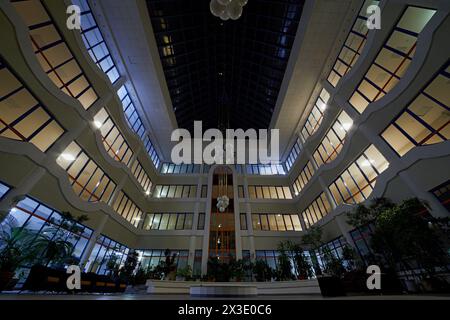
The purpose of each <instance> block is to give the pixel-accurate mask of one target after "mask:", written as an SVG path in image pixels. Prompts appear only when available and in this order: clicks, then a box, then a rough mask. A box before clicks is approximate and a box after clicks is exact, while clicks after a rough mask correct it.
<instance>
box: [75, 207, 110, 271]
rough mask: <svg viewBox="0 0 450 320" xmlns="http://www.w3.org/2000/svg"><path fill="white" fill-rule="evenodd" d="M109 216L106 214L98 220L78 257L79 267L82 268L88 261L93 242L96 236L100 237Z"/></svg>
mask: <svg viewBox="0 0 450 320" xmlns="http://www.w3.org/2000/svg"><path fill="white" fill-rule="evenodd" d="M108 219H109V216H108V215H107V214H105V215H104V217H103V218H102V219H101V220H100V223H99V224H98V226H97V228H95V231H94V233H93V234H92V236H91V239H89V242H88V244H87V247H86V249H85V250H84V252H83V255H82V256H81V258H80V267H81V268H82V269H84V267H85V265H86V264H87V263H88V262H89V261H88V260H89V257H90V256H91V253H92V251H93V250H94V247H95V244H96V243H97V240H98V238H99V237H100V235H101V233H102V232H103V229H104V228H105V225H106V222H108Z"/></svg>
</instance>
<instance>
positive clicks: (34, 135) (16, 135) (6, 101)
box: [0, 59, 64, 152]
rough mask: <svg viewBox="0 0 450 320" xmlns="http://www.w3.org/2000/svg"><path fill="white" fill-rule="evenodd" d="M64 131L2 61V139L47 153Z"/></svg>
mask: <svg viewBox="0 0 450 320" xmlns="http://www.w3.org/2000/svg"><path fill="white" fill-rule="evenodd" d="M63 133H64V129H63V128H62V127H61V125H60V124H59V123H58V122H57V121H56V120H55V119H54V117H53V116H52V115H51V114H50V113H49V112H48V111H47V109H46V108H45V107H44V106H42V104H41V103H40V102H39V101H38V100H37V99H36V98H35V96H34V95H33V94H32V93H31V92H30V91H29V90H28V89H27V88H25V87H24V86H23V85H22V83H21V82H20V81H19V79H18V78H17V77H16V76H15V75H14V74H13V73H12V72H11V71H10V70H9V69H8V68H7V67H6V66H5V64H4V63H3V62H2V61H1V59H0V135H1V136H2V137H5V138H9V139H13V140H19V141H26V142H31V143H32V144H34V145H35V146H36V147H37V148H38V149H39V150H41V151H42V152H45V151H47V150H48V149H49V148H50V147H51V146H52V145H53V144H54V143H55V141H56V140H58V138H59V137H60V136H61V135H62V134H63Z"/></svg>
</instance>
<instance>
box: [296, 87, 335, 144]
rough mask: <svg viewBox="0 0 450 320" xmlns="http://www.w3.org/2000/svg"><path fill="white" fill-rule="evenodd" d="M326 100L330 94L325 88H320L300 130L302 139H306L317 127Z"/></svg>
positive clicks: (320, 120) (325, 106)
mask: <svg viewBox="0 0 450 320" xmlns="http://www.w3.org/2000/svg"><path fill="white" fill-rule="evenodd" d="M328 100H330V94H329V93H328V91H326V90H325V89H322V91H321V92H320V95H319V96H318V97H317V100H316V103H315V104H314V106H313V108H312V110H311V112H310V113H309V116H308V118H307V119H306V122H305V124H304V125H303V128H302V130H301V132H300V134H301V136H302V138H303V141H306V140H308V138H309V137H310V136H312V135H313V134H314V133H315V132H316V131H317V129H319V127H320V124H321V123H322V119H323V113H324V112H325V110H326V108H327V103H328Z"/></svg>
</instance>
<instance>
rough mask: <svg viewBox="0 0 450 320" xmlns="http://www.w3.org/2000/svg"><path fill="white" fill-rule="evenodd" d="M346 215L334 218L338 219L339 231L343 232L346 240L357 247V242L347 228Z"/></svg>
mask: <svg viewBox="0 0 450 320" xmlns="http://www.w3.org/2000/svg"><path fill="white" fill-rule="evenodd" d="M344 217H346V215H342V214H341V215H338V216H336V217H335V218H334V220H335V221H336V224H337V226H338V228H339V231H340V232H341V234H342V236H343V237H344V238H345V241H347V243H348V244H349V245H350V246H351V247H352V248H353V249H356V245H355V242H354V241H353V238H352V237H351V236H350V233H349V232H348V231H347V228H346V227H345V225H346V222H345V221H344V220H343V219H344Z"/></svg>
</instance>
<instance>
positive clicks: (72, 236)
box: [0, 197, 93, 273]
mask: <svg viewBox="0 0 450 320" xmlns="http://www.w3.org/2000/svg"><path fill="white" fill-rule="evenodd" d="M70 219H71V217H69V216H67V215H65V214H64V213H61V212H58V211H56V210H54V209H52V208H50V207H49V206H47V205H44V204H43V203H41V202H39V201H37V200H36V199H33V198H30V197H26V198H25V199H24V200H22V201H20V202H19V203H18V204H17V205H16V206H15V207H14V208H13V209H11V210H10V212H9V214H8V216H7V217H6V219H5V220H4V221H8V223H9V224H10V225H11V226H12V227H13V228H15V229H16V232H23V230H27V231H28V232H27V234H30V235H31V232H33V236H34V237H36V238H38V237H44V236H45V238H46V239H49V241H48V242H46V243H48V244H47V245H50V244H51V241H60V240H64V241H67V242H68V243H70V244H71V246H72V248H73V251H72V256H73V257H74V258H77V259H80V258H81V256H82V255H83V253H84V252H85V250H86V248H87V245H88V243H89V240H90V239H91V236H92V234H93V230H91V229H90V228H88V227H86V226H84V225H82V224H80V223H78V222H76V221H73V220H70ZM21 230H22V231H21ZM1 245H2V243H0V246H1ZM46 249H47V248H42V251H40V252H36V253H35V256H36V257H38V256H40V255H41V254H42V253H43V252H44V250H46ZM53 263H54V262H51V261H50V262H49V265H50V266H51V265H52V264H53ZM31 265H32V263H27V264H26V265H21V267H20V268H19V269H18V270H16V271H17V272H19V273H20V272H25V270H24V269H28V268H29V267H31Z"/></svg>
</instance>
